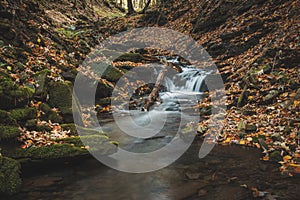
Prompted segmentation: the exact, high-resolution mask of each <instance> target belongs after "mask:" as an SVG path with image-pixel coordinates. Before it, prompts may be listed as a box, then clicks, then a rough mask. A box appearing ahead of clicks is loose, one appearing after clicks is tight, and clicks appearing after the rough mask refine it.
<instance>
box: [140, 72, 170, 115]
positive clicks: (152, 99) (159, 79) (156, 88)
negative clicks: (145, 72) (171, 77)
mask: <svg viewBox="0 0 300 200" xmlns="http://www.w3.org/2000/svg"><path fill="white" fill-rule="evenodd" d="M167 71H168V68H167V67H165V68H164V69H163V70H162V71H161V72H160V73H159V75H158V77H157V80H156V83H155V85H154V87H153V90H152V92H151V93H150V94H149V97H148V99H146V101H145V106H144V110H145V111H149V108H150V106H151V105H153V103H154V102H155V101H156V100H157V99H158V92H159V87H160V85H161V82H162V81H163V79H164V76H165V74H166V72H167Z"/></svg>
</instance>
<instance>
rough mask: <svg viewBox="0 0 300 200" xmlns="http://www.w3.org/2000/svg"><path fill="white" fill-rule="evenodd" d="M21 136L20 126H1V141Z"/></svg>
mask: <svg viewBox="0 0 300 200" xmlns="http://www.w3.org/2000/svg"><path fill="white" fill-rule="evenodd" d="M19 135H20V129H19V127H18V126H11V125H8V126H7V125H0V141H1V140H6V139H13V138H15V137H17V136H19Z"/></svg>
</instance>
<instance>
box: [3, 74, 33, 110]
mask: <svg viewBox="0 0 300 200" xmlns="http://www.w3.org/2000/svg"><path fill="white" fill-rule="evenodd" d="M33 94H34V90H33V89H32V88H29V87H26V86H19V85H17V84H15V83H14V82H13V81H12V80H10V79H1V80H0V109H4V110H7V109H12V108H16V107H23V106H25V105H27V104H28V103H29V102H30V100H31V99H32V97H33Z"/></svg>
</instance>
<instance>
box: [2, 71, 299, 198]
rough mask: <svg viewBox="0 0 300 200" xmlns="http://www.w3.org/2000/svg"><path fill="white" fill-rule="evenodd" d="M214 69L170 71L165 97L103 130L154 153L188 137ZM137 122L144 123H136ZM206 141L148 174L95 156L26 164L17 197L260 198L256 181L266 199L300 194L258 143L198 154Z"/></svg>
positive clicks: (122, 114) (117, 116)
mask: <svg viewBox="0 0 300 200" xmlns="http://www.w3.org/2000/svg"><path fill="white" fill-rule="evenodd" d="M209 73H210V72H204V71H203V70H199V69H195V68H193V67H192V66H185V67H183V71H182V72H181V73H180V74H177V75H176V76H170V77H167V76H166V77H165V79H164V85H165V88H166V89H165V90H164V91H161V92H160V94H159V96H160V99H161V101H160V103H157V104H155V105H154V106H153V107H152V108H151V110H150V111H149V112H142V111H140V110H138V109H137V110H124V109H123V110H118V111H117V112H116V113H114V115H113V117H112V116H110V117H108V118H107V117H103V118H102V119H100V124H101V127H102V130H104V131H106V132H108V133H109V134H110V137H111V138H112V139H114V140H117V141H119V142H120V148H122V149H125V150H127V151H131V152H135V153H147V152H152V151H155V150H159V149H161V148H163V147H164V146H166V145H167V144H169V143H170V142H171V141H172V140H174V138H175V139H176V137H181V136H180V134H179V133H182V130H183V129H184V128H185V127H186V124H187V123H188V122H190V121H193V120H198V117H199V116H196V115H197V111H195V109H193V105H196V104H197V103H198V101H200V100H201V98H202V97H203V91H204V90H205V89H206V88H205V84H204V80H205V77H206V75H207V74H209ZM156 74H158V73H156ZM162 122H163V123H162ZM132 123H134V124H135V125H136V126H138V127H141V129H140V130H139V131H137V130H132ZM199 141H200V139H199V138H196V140H195V141H194V142H193V143H192V144H191V146H190V147H189V149H188V150H187V151H186V152H185V153H184V154H183V155H182V156H181V157H180V158H179V159H178V160H177V161H176V162H175V163H173V164H171V165H170V166H168V167H166V168H163V169H161V170H158V171H155V172H149V173H142V174H131V173H124V172H119V171H116V170H114V169H111V168H109V167H106V166H104V165H103V164H101V163H100V162H99V161H97V160H96V159H94V158H92V157H90V158H77V159H75V160H69V161H68V162H66V161H55V162H50V161H49V162H44V164H30V165H27V166H24V167H23V178H24V186H23V189H22V193H21V194H18V195H16V196H14V197H11V199H15V200H18V199H29V200H31V199H32V200H36V199H43V200H48V199H49V200H50V199H51V200H52V199H64V200H68V199H70V200H71V199H74V200H77V199H78V200H79V199H80V200H81V199H85V200H123V199H133V200H135V199H137V200H139V199H143V200H173V199H224V200H225V199H226V200H227V199H233V200H234V199H253V194H252V191H251V188H252V187H253V188H258V189H259V190H261V191H266V192H268V194H266V195H265V199H269V200H271V199H298V197H299V196H300V192H299V191H300V188H299V184H298V183H299V180H300V179H299V177H294V178H293V179H289V178H286V177H283V176H282V175H280V173H279V171H278V165H277V164H272V163H265V162H262V161H260V159H259V158H260V152H259V150H258V149H252V148H243V147H240V146H216V147H215V148H214V149H213V151H212V152H210V153H209V155H208V156H207V157H205V158H203V159H199V158H198V151H199V149H200V146H201V142H199ZM166 159H167V158H161V159H158V160H157V162H165V160H166ZM133 162H134V161H133ZM136 162H137V161H136ZM7 199H10V198H8V197H7Z"/></svg>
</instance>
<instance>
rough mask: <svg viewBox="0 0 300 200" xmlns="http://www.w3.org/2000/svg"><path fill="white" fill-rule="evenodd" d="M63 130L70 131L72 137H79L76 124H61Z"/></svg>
mask: <svg viewBox="0 0 300 200" xmlns="http://www.w3.org/2000/svg"><path fill="white" fill-rule="evenodd" d="M60 126H61V128H62V129H63V130H65V131H70V134H71V135H77V130H76V126H75V124H72V123H71V124H61V125H60Z"/></svg>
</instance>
